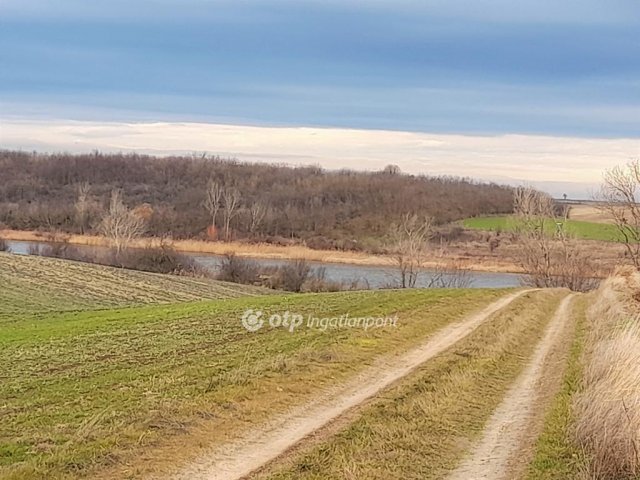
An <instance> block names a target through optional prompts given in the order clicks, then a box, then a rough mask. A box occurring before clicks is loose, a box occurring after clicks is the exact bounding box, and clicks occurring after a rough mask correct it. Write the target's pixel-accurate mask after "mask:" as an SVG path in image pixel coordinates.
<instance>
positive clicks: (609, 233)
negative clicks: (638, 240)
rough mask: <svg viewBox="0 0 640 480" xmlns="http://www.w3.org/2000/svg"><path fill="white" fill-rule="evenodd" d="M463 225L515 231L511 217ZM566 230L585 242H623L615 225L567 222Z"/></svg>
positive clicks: (471, 220) (472, 220)
mask: <svg viewBox="0 0 640 480" xmlns="http://www.w3.org/2000/svg"><path fill="white" fill-rule="evenodd" d="M462 224H463V225H464V226H465V227H466V228H472V229H475V230H489V231H497V230H500V231H507V232H508V231H510V230H512V229H513V223H512V221H511V220H510V218H509V217H474V218H467V219H465V220H463V221H462ZM549 228H551V229H553V228H555V227H554V225H553V224H552V223H549ZM565 228H566V231H567V232H569V233H570V234H572V235H575V236H576V237H577V238H582V239H584V240H601V241H605V242H618V241H621V240H622V239H621V237H620V234H619V233H618V230H617V229H616V227H615V225H610V224H606V223H594V222H582V221H578V220H567V222H566V224H565Z"/></svg>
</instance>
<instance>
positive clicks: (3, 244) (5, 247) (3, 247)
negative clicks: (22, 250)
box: [0, 237, 11, 252]
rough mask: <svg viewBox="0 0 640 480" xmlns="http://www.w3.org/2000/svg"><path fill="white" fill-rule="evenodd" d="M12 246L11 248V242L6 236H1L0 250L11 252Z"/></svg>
mask: <svg viewBox="0 0 640 480" xmlns="http://www.w3.org/2000/svg"><path fill="white" fill-rule="evenodd" d="M10 251H11V248H9V242H7V241H6V240H5V239H4V238H2V237H0V252H10Z"/></svg>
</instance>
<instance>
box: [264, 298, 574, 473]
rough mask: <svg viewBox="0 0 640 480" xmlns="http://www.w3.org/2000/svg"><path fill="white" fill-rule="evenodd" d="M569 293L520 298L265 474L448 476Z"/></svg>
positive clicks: (475, 437) (480, 429)
mask: <svg viewBox="0 0 640 480" xmlns="http://www.w3.org/2000/svg"><path fill="white" fill-rule="evenodd" d="M564 295H566V293H564V292H559V291H542V292H535V293H531V294H527V295H526V296H525V297H524V298H521V299H519V300H517V301H516V302H514V303H513V304H512V305H511V306H510V307H508V308H507V309H506V310H504V311H502V312H500V313H498V314H497V315H496V317H495V319H494V320H493V321H492V322H489V323H486V324H484V325H483V326H482V327H480V328H479V329H478V330H477V331H476V332H474V333H473V334H471V335H470V336H469V337H467V338H466V339H464V340H462V341H461V342H460V343H458V344H457V345H456V346H454V347H453V348H451V349H450V350H449V351H448V352H447V353H445V354H443V355H441V356H439V357H438V358H436V359H434V360H433V361H430V362H428V363H427V364H425V365H424V366H423V367H422V368H420V369H419V370H418V371H417V372H416V373H415V374H413V375H411V376H410V377H409V378H408V379H406V380H405V381H403V382H401V383H400V384H399V385H398V386H397V387H395V388H393V389H392V390H390V391H388V392H387V393H386V394H384V395H383V396H381V397H380V398H379V399H378V400H376V401H374V402H372V404H371V405H370V406H368V407H366V408H364V409H363V410H362V412H361V413H360V415H359V419H358V420H356V421H355V422H354V423H352V424H351V425H350V426H349V427H347V428H346V429H345V430H343V431H342V432H340V433H339V434H338V435H336V436H335V437H332V438H329V439H328V440H327V441H326V442H324V443H322V444H320V445H318V446H316V447H314V448H312V449H311V450H310V451H308V452H307V453H305V454H304V455H302V456H300V457H298V458H297V459H296V460H294V461H293V463H291V464H288V465H284V466H281V467H280V468H279V469H278V470H276V472H271V474H268V475H267V474H265V475H263V476H262V477H268V478H270V479H278V480H283V479H314V480H315V479H318V480H320V479H343V478H367V479H385V480H386V479H388V478H403V479H429V478H433V479H436V478H445V477H446V473H447V472H448V471H450V470H451V469H452V468H454V467H455V465H456V463H457V461H458V460H459V459H460V458H461V457H462V455H464V453H465V451H466V449H467V448H468V447H469V446H470V445H471V444H472V442H473V440H474V439H477V438H478V436H479V435H480V434H481V432H482V429H483V427H484V423H485V422H486V420H487V419H488V418H489V417H490V415H491V414H492V412H493V410H494V409H495V407H496V406H497V405H498V404H499V403H500V401H501V400H502V397H503V396H504V393H505V392H506V390H507V389H508V388H509V386H510V384H511V383H512V382H513V381H514V379H515V378H516V377H517V375H518V374H519V372H520V371H521V370H522V368H524V366H525V365H526V362H527V358H528V356H529V355H530V354H531V353H532V352H533V350H534V348H535V346H536V343H537V341H538V340H539V339H540V338H541V337H542V335H543V333H544V327H545V326H546V324H547V323H548V321H549V319H550V318H551V317H552V314H553V311H554V309H555V308H556V307H557V306H558V302H559V301H560V299H561V298H562V297H563V296H564ZM262 477H261V478H262Z"/></svg>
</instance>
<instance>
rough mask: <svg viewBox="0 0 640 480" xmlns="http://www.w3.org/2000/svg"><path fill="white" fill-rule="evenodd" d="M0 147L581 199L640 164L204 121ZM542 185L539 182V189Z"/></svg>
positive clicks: (12, 140)
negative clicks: (359, 173)
mask: <svg viewBox="0 0 640 480" xmlns="http://www.w3.org/2000/svg"><path fill="white" fill-rule="evenodd" d="M0 125H1V126H0V143H1V145H2V146H3V148H11V149H18V148H19V149H24V150H31V149H36V150H40V151H69V152H87V151H92V150H95V149H98V150H100V151H109V152H114V151H122V152H139V153H152V154H158V155H167V154H189V153H193V152H200V153H202V152H207V153H209V154H216V155H221V156H225V157H235V158H238V159H239V160H245V161H264V162H282V163H287V164H291V165H303V164H311V163H317V164H320V165H322V166H323V167H325V168H330V169H337V168H352V169H361V170H365V169H366V170H378V169H381V168H382V167H384V166H385V165H387V164H389V163H393V164H397V165H399V166H400V167H401V169H402V170H403V171H405V172H410V173H425V174H432V175H459V176H467V177H474V178H479V179H488V180H498V181H504V182H510V183H517V182H518V181H526V182H531V183H536V184H544V183H545V182H571V183H577V184H581V185H582V186H583V188H582V190H583V191H584V194H585V195H586V194H587V190H588V189H590V188H592V187H593V185H594V184H596V183H598V182H599V181H600V179H601V176H602V172H603V170H604V169H606V168H611V167H612V166H614V165H616V164H619V163H624V162H626V161H628V160H631V159H633V158H638V157H640V139H637V138H629V139H604V138H571V137H550V136H534V135H500V136H472V135H452V134H429V133H414V132H397V131H385V130H356V129H338V128H294V127H256V126H242V125H221V124H208V123H164V122H163V123H119V122H79V121H62V120H53V121H36V120H15V119H7V120H4V121H0ZM541 182H542V183H541Z"/></svg>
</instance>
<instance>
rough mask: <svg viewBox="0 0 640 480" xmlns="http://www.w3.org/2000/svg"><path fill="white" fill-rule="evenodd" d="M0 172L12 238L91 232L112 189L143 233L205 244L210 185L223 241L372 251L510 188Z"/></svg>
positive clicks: (161, 166) (245, 166) (62, 157)
mask: <svg viewBox="0 0 640 480" xmlns="http://www.w3.org/2000/svg"><path fill="white" fill-rule="evenodd" d="M0 171H2V184H0V227H2V224H4V226H5V228H12V229H17V230H38V229H41V230H55V229H58V230H63V231H66V232H71V233H81V232H82V233H95V227H96V225H97V224H98V223H99V221H100V218H101V216H102V215H103V213H104V209H105V208H106V206H107V205H108V201H109V196H110V194H111V191H112V190H113V189H114V188H117V189H121V190H122V193H123V196H124V200H125V203H126V204H127V205H128V206H130V207H132V208H134V207H139V208H140V211H141V212H143V213H144V215H145V217H146V218H148V225H147V227H148V228H147V233H148V234H149V235H152V236H158V237H161V236H165V235H169V234H170V235H172V236H173V237H174V238H182V239H184V238H203V237H204V236H205V232H206V231H207V228H208V226H209V225H211V223H212V220H213V216H212V214H210V213H209V212H208V211H207V209H206V208H205V206H204V204H205V200H206V197H207V195H206V189H207V185H208V182H209V180H211V181H213V182H214V183H215V184H216V185H218V186H220V188H221V189H222V190H224V192H227V193H233V194H234V195H231V197H234V198H231V197H229V198H226V197H225V196H224V195H222V196H221V197H220V198H219V199H218V203H219V204H218V207H219V208H218V211H217V215H216V227H217V229H218V235H219V236H224V237H225V239H227V240H229V239H253V240H256V239H258V240H266V241H270V242H275V243H287V242H289V243H291V242H295V241H303V240H304V241H305V242H306V243H307V244H308V245H309V246H311V247H313V248H321V249H334V248H340V249H374V248H376V247H377V246H379V244H380V242H381V239H382V237H384V236H385V235H387V234H388V233H389V230H390V228H391V225H392V224H393V223H394V222H398V221H399V220H400V217H401V216H402V215H403V214H405V213H409V212H411V213H413V212H419V213H420V214H424V215H429V216H432V217H433V218H434V219H435V221H436V222H440V223H444V222H450V221H452V220H458V219H462V218H465V217H470V216H478V215H490V214H500V213H508V212H510V211H511V210H512V193H511V189H510V188H508V187H503V186H498V185H495V184H484V183H478V182H474V181H471V180H466V179H460V178H453V177H428V176H414V175H405V174H402V173H399V172H398V171H397V170H396V169H394V168H391V167H390V168H388V169H385V171H380V172H356V171H349V170H342V171H326V170H322V169H320V168H319V167H316V166H309V167H299V168H291V167H286V166H283V165H276V164H250V163H239V162H235V161H230V160H221V159H219V158H203V157H163V158H158V157H150V156H140V155H117V154H93V155H68V154H58V155H44V154H42V155H38V154H26V153H22V152H10V151H4V152H0ZM82 185H85V186H86V188H87V190H86V191H85V195H83V194H81V192H80V188H81V186H82ZM227 218H228V220H229V227H230V229H229V237H228V238H227V236H226V228H225V225H226V220H227Z"/></svg>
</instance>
